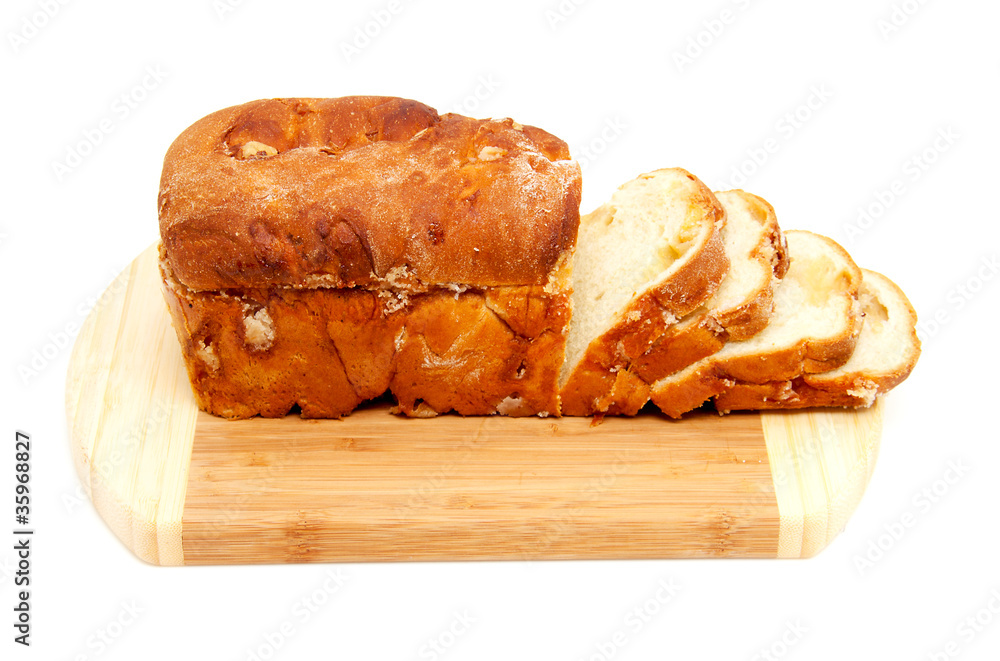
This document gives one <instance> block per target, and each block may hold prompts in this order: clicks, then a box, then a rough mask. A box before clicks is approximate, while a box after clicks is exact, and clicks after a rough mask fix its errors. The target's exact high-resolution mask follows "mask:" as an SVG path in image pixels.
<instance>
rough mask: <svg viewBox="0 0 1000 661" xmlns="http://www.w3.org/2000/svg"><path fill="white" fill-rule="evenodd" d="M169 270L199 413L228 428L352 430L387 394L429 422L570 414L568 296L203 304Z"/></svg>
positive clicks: (320, 296) (292, 297) (265, 294)
mask: <svg viewBox="0 0 1000 661" xmlns="http://www.w3.org/2000/svg"><path fill="white" fill-rule="evenodd" d="M160 269H161V275H162V279H163V291H164V296H165V298H166V300H167V303H168V306H169V309H170V313H171V317H172V320H173V324H174V328H175V331H176V332H177V336H178V338H179V339H180V342H181V348H182V353H183V355H184V358H185V363H186V365H187V370H188V377H189V379H190V381H191V385H192V388H193V390H194V393H195V399H196V400H197V402H198V405H199V407H201V408H202V409H203V410H205V411H207V412H209V413H212V414H214V415H218V416H222V417H226V418H248V417H253V416H255V415H260V416H263V417H280V416H283V415H285V414H287V413H288V412H289V411H290V410H292V408H293V407H295V406H298V407H299V409H300V411H301V413H302V416H303V417H307V418H338V417H342V416H344V415H347V414H349V413H350V412H351V411H352V410H354V409H355V408H356V407H357V406H358V405H360V404H361V403H362V402H364V401H366V400H369V399H373V398H376V397H379V396H381V395H383V394H384V393H385V392H386V391H387V390H388V391H390V392H391V393H392V394H393V396H394V397H395V400H396V407H397V411H398V412H400V413H403V414H405V415H408V416H415V417H427V416H432V415H437V414H439V413H446V412H449V411H455V412H457V413H460V414H463V415H484V414H493V413H501V414H504V415H514V416H524V415H541V416H546V415H553V416H556V415H558V414H559V400H558V396H557V390H556V387H555V384H556V380H557V378H558V373H559V368H560V366H561V364H562V354H563V347H564V345H565V329H566V326H567V323H568V319H569V305H570V301H569V295H568V293H566V292H565V291H561V290H560V289H559V288H558V287H556V288H554V289H553V288H550V289H551V291H549V292H546V291H545V287H542V286H538V285H512V286H502V287H492V288H485V289H467V290H465V291H462V292H455V291H452V290H449V289H446V288H438V289H436V290H432V291H427V292H424V293H420V294H416V295H414V296H412V297H410V298H409V300H408V302H407V305H406V306H405V307H403V308H397V309H394V310H390V309H389V307H388V306H387V303H386V300H385V299H384V298H382V297H380V296H379V292H378V291H373V290H367V289H363V288H354V289H296V288H291V287H276V288H259V289H245V290H239V291H235V290H229V291H222V292H205V291H201V292H196V291H192V290H190V289H188V288H187V287H185V286H184V285H183V284H182V283H180V282H179V281H178V280H177V279H176V278H174V277H173V275H172V274H171V272H170V267H169V264H168V263H167V262H166V260H164V259H161V261H160ZM565 271H566V267H565V266H563V267H562V268H561V269H559V275H560V277H565V275H564V274H565ZM263 319H267V320H268V323H267V326H266V328H262V327H263V326H264V324H263V322H262V321H261V320H263Z"/></svg>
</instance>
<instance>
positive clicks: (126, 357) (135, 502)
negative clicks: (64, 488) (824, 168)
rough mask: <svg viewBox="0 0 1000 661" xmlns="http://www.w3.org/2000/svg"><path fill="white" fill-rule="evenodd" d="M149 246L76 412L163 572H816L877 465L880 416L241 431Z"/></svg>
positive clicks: (142, 551) (81, 352) (108, 503)
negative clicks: (591, 566) (592, 568)
mask: <svg viewBox="0 0 1000 661" xmlns="http://www.w3.org/2000/svg"><path fill="white" fill-rule="evenodd" d="M156 261H157V252H156V247H155V246H152V247H150V248H149V249H148V250H146V251H145V252H143V253H142V254H141V255H140V256H139V257H138V258H137V259H136V260H135V261H134V262H133V263H132V264H131V266H130V267H129V268H128V269H127V270H126V271H125V272H124V273H123V274H122V275H121V276H120V277H119V278H118V279H117V280H116V281H115V283H114V284H113V285H112V286H111V287H109V289H108V291H107V292H106V294H105V296H104V297H102V299H101V301H100V302H99V303H98V305H97V306H96V307H95V309H94V310H93V312H92V313H91V314H90V316H89V317H88V319H87V321H86V323H85V324H84V326H83V328H82V330H81V331H80V335H79V337H78V338H77V341H76V346H75V347H74V349H73V355H72V357H71V360H70V366H69V374H68V377H67V383H66V409H67V414H68V418H69V429H70V436H71V439H70V440H71V444H72V449H73V456H74V458H75V461H76V467H77V470H78V472H79V475H80V478H81V480H82V481H83V484H84V485H85V487H86V489H87V490H88V492H89V493H90V496H91V498H92V499H93V502H94V505H95V507H96V508H97V511H98V512H99V513H100V515H101V516H102V517H103V518H104V520H105V521H106V522H107V523H108V526H109V527H110V528H111V530H112V531H113V532H114V533H115V534H116V535H117V536H118V537H119V538H120V539H121V540H122V541H123V542H124V543H125V545H126V546H128V547H129V548H130V549H131V550H132V551H134V552H135V554H136V555H138V556H139V557H140V558H142V559H143V560H146V561H148V562H151V563H155V564H161V565H182V564H183V565H193V564H233V563H281V562H331V561H370V560H473V559H475V560H486V559H543V558H550V559H556V558H675V557H709V556H711V557H771V558H773V557H806V556H811V555H813V554H815V553H817V552H818V551H820V550H821V549H823V548H824V547H825V546H826V545H827V544H828V543H829V542H830V541H831V539H832V538H833V537H834V536H835V535H836V534H837V533H838V532H839V531H840V530H841V529H842V527H843V526H844V524H845V523H846V522H847V519H848V517H850V515H851V514H852V513H853V511H854V509H855V507H856V506H857V504H858V502H859V501H860V499H861V495H862V493H863V492H864V489H865V486H866V485H867V483H868V480H869V478H870V476H871V472H872V470H873V468H874V464H875V458H876V455H877V453H878V445H879V435H880V433H881V421H882V414H881V411H880V409H879V407H878V406H875V407H873V408H872V409H870V410H866V411H846V410H820V409H815V410H809V411H797V412H774V413H742V414H732V415H729V416H724V417H720V416H718V415H716V414H714V413H707V412H698V413H695V414H691V415H689V416H687V417H686V418H685V419H683V420H681V421H673V420H669V419H667V418H665V417H663V416H662V415H659V414H653V413H648V414H642V415H639V416H638V417H636V418H615V419H611V418H609V419H607V420H605V421H604V422H603V423H602V424H600V425H598V426H591V424H590V420H589V419H580V418H563V419H553V418H549V419H544V418H528V419H526V418H501V417H476V418H462V417H459V416H455V415H447V416H441V417H438V418H432V419H407V418H400V417H396V416H394V415H392V414H390V413H389V412H388V407H387V405H385V404H381V405H379V404H376V405H372V406H370V407H368V408H366V409H363V410H360V411H358V412H356V413H354V414H353V415H351V416H349V417H347V418H345V419H344V420H303V419H301V418H299V417H298V416H288V417H285V418H281V419H270V420H268V419H260V418H257V419H252V420H241V421H227V420H222V419H218V418H215V417H213V416H210V415H208V414H205V413H203V412H200V411H199V410H198V409H197V407H196V405H195V402H194V398H193V396H192V394H191V391H190V388H189V385H188V380H187V373H186V372H185V369H184V364H183V361H182V358H181V353H180V347H179V344H178V342H177V338H176V336H175V335H174V331H173V329H172V328H171V326H170V320H169V317H168V315H167V310H166V306H165V304H164V302H163V299H162V296H161V293H160V287H159V275H158V272H157V264H156Z"/></svg>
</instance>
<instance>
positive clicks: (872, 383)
mask: <svg viewBox="0 0 1000 661" xmlns="http://www.w3.org/2000/svg"><path fill="white" fill-rule="evenodd" d="M862 272H863V274H864V279H865V280H866V281H869V280H874V279H878V280H879V281H880V283H881V286H882V287H884V288H885V289H887V290H889V292H890V294H891V295H892V296H893V297H894V298H895V299H896V301H897V302H898V303H899V304H900V305H899V309H900V310H901V311H902V312H903V315H904V316H905V320H904V324H905V327H906V329H907V337H906V340H905V344H906V352H905V354H904V355H903V357H902V360H901V361H900V362H899V364H898V365H896V366H895V367H894V368H893V369H889V370H878V369H874V368H871V369H863V370H854V371H850V372H843V373H840V374H831V373H830V372H820V373H816V374H802V375H799V376H796V377H795V378H792V379H787V380H782V381H771V382H768V383H761V384H754V383H744V382H734V383H733V384H731V385H729V386H727V388H726V390H725V391H724V392H722V393H720V394H719V395H718V396H716V397H715V406H716V408H717V409H719V410H720V411H723V412H728V411H736V410H746V409H798V408H806V407H811V406H841V407H868V406H871V405H872V404H873V403H875V400H876V399H877V398H878V397H881V396H882V395H884V394H885V393H887V392H888V391H889V390H891V389H893V388H895V387H896V386H897V385H899V384H900V383H902V382H903V381H904V380H906V378H907V377H908V376H909V375H910V373H911V372H912V371H913V368H914V367H915V366H916V364H917V360H918V359H919V357H920V338H918V337H917V330H916V329H917V313H916V311H915V310H914V309H913V306H912V305H911V304H910V301H909V300H908V299H907V297H906V294H904V293H903V290H902V289H900V288H899V286H898V285H896V283H894V282H893V281H892V280H890V279H889V278H887V277H886V276H884V275H882V274H881V273H877V272H875V271H870V270H868V269H862Z"/></svg>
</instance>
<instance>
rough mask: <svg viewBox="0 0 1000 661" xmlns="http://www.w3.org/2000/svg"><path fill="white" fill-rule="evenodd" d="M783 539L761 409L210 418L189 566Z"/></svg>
mask: <svg viewBox="0 0 1000 661" xmlns="http://www.w3.org/2000/svg"><path fill="white" fill-rule="evenodd" d="M248 531H252V532H253V534H248ZM777 540H778V509H777V503H776V501H775V499H774V493H773V488H772V481H771V472H770V465H769V464H768V461H767V448H766V446H765V444H764V436H763V433H762V431H761V426H760V420H759V417H757V416H729V417H727V418H721V419H720V418H719V417H718V416H716V415H712V414H708V415H696V416H693V417H691V418H690V419H689V420H685V421H684V422H683V423H671V422H667V421H666V420H664V419H663V418H662V416H659V415H648V416H641V417H638V418H635V419H627V418H624V419H607V420H605V422H604V423H603V424H601V425H600V426H598V427H596V428H594V427H591V426H590V421H589V419H581V418H563V419H560V420H543V419H538V418H499V417H483V418H461V417H458V416H443V417H440V418H435V419H429V420H413V419H406V418H400V417H396V416H393V415H391V414H390V413H389V412H388V407H387V406H385V405H383V406H377V407H374V408H370V409H367V410H364V411H359V412H356V413H355V414H353V415H351V416H349V417H347V418H345V419H344V420H341V421H331V420H326V421H305V420H301V419H298V418H286V419H278V420H255V421H251V422H250V424H244V423H243V422H239V421H227V420H220V419H217V418H213V417H211V416H209V415H206V414H203V415H201V416H200V417H199V419H198V424H197V428H196V431H195V442H194V452H193V455H192V458H191V471H190V477H189V483H188V495H187V503H186V506H185V510H184V558H185V562H186V563H189V564H197V563H205V562H207V563H234V562H260V561H268V562H306V561H330V560H356V561H363V560H430V559H443V558H450V559H454V558H468V559H483V560H487V559H501V558H524V559H529V558H530V559H537V558H601V557H605V558H612V557H614V558H652V557H667V556H669V557H704V556H723V555H728V556H765V557H774V555H775V554H776V551H777Z"/></svg>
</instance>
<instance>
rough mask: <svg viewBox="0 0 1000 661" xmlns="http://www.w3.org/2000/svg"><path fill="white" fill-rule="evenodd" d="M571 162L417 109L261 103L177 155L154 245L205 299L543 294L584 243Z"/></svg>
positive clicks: (539, 143)
mask: <svg viewBox="0 0 1000 661" xmlns="http://www.w3.org/2000/svg"><path fill="white" fill-rule="evenodd" d="M568 159H569V152H568V149H567V147H566V144H565V143H564V142H563V141H561V140H559V139H558V138H555V137H554V136H552V135H550V134H548V133H546V132H545V131H542V130H541V129H537V128H534V127H527V126H524V127H522V126H521V125H519V124H516V123H514V122H513V121H512V120H509V119H505V120H476V119H470V118H468V117H463V116H461V115H454V114H448V115H438V114H437V113H436V112H435V111H434V110H433V109H432V108H429V107H428V106H425V105H423V104H421V103H417V102H416V101H410V100H407V99H399V98H393V97H370V96H369V97H344V98H339V99H270V100H261V101H254V102H251V103H247V104H243V105H240V106H235V107H232V108H227V109H225V110H221V111H219V112H216V113H213V114H211V115H208V116H207V117H205V118H203V119H201V120H199V121H198V122H195V124H193V125H192V126H191V127H190V128H188V129H187V130H186V131H184V132H183V133H182V134H181V135H180V136H179V137H178V138H177V140H176V141H175V142H174V143H173V145H171V147H170V150H169V151H168V152H167V155H166V158H165V159H164V166H163V174H162V178H161V182H160V195H159V215H160V233H161V237H162V239H163V242H164V245H165V246H166V254H167V259H168V261H169V264H170V267H171V269H172V271H173V273H174V274H175V276H176V278H177V279H178V280H179V281H180V282H182V283H183V284H185V286H187V287H188V288H189V289H191V290H195V291H201V290H222V289H230V288H254V287H275V286H293V287H316V286H322V287H332V288H337V287H353V286H369V287H370V286H373V285H375V284H378V283H382V284H384V283H385V282H386V281H389V284H390V285H391V284H394V282H395V281H396V280H399V279H404V280H406V281H407V282H409V283H410V284H411V285H414V286H420V285H428V284H430V285H434V284H446V283H455V284H464V285H471V286H477V287H489V286H499V285H527V284H544V283H545V282H546V279H547V277H548V276H549V273H550V272H551V271H552V269H553V267H554V266H555V264H556V262H557V261H558V260H559V259H560V257H561V256H562V255H563V254H564V253H565V252H566V251H568V250H570V249H572V247H573V245H574V243H575V240H576V231H577V226H578V223H579V202H580V169H579V165H578V164H577V163H576V162H575V161H570V160H568Z"/></svg>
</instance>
